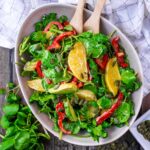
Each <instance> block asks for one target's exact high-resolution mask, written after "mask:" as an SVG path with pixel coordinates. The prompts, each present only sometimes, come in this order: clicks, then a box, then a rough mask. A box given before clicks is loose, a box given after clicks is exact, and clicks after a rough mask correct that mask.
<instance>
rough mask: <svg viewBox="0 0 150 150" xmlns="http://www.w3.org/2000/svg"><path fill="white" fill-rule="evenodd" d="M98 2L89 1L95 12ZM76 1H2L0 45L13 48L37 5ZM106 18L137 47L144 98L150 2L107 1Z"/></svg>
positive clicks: (149, 70) (148, 78)
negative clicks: (31, 11)
mask: <svg viewBox="0 0 150 150" xmlns="http://www.w3.org/2000/svg"><path fill="white" fill-rule="evenodd" d="M95 1H96V0H87V3H88V5H87V7H88V8H89V9H93V7H94V4H95ZM50 2H60V3H71V4H76V3H77V0H0V46H2V47H6V48H9V49H12V48H13V47H14V44H15V41H16V37H17V33H18V30H19V28H20V25H21V23H22V22H23V20H24V19H25V17H26V16H27V14H28V13H29V12H30V10H32V9H34V8H35V7H37V6H38V5H42V4H46V3H50ZM103 16H104V17H106V18H107V19H108V20H110V21H111V22H112V23H113V24H115V25H116V26H117V27H118V28H120V29H121V31H122V32H123V33H124V34H125V35H126V36H127V37H128V38H129V39H130V41H131V42H132V44H133V45H134V47H135V48H136V50H137V52H138V54H139V57H140V60H141V62H142V67H143V71H144V95H145V94H147V93H148V92H150V0H107V1H106V4H105V7H104V10H103Z"/></svg>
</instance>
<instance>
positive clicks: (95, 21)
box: [83, 0, 106, 33]
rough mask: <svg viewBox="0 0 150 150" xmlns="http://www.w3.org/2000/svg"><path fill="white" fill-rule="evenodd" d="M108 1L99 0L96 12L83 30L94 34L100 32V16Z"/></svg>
mask: <svg viewBox="0 0 150 150" xmlns="http://www.w3.org/2000/svg"><path fill="white" fill-rule="evenodd" d="M105 1H106V0H97V3H96V5H95V9H94V12H93V13H92V15H91V16H90V18H89V19H88V20H87V21H86V22H85V23H84V25H83V30H84V31H88V30H92V31H93V33H99V32H100V16H101V12H102V9H103V6H104V4H105Z"/></svg>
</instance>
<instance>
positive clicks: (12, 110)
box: [3, 104, 19, 116]
mask: <svg viewBox="0 0 150 150" xmlns="http://www.w3.org/2000/svg"><path fill="white" fill-rule="evenodd" d="M18 110H19V105H18V104H6V105H4V106H3V112H4V113H5V115H6V116H14V115H16V114H17V112H18Z"/></svg>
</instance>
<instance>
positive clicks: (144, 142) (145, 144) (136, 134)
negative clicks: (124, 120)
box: [130, 110, 150, 150]
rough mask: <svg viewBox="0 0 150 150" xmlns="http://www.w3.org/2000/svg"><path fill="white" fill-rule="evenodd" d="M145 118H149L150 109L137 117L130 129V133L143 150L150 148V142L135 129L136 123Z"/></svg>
mask: <svg viewBox="0 0 150 150" xmlns="http://www.w3.org/2000/svg"><path fill="white" fill-rule="evenodd" d="M145 120H150V110H148V111H147V112H146V113H145V114H144V115H142V116H141V117H140V118H139V119H137V120H136V121H135V122H134V124H133V125H132V126H131V128H130V131H131V133H132V135H133V136H134V137H135V138H136V140H137V141H138V142H139V143H140V144H141V146H142V147H143V148H144V150H149V149H150V142H149V141H148V140H146V139H145V138H144V137H143V135H142V134H140V133H139V132H138V130H137V126H138V124H140V123H141V122H143V121H145Z"/></svg>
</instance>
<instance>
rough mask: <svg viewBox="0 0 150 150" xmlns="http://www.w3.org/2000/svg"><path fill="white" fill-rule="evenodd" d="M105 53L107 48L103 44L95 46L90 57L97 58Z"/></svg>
mask: <svg viewBox="0 0 150 150" xmlns="http://www.w3.org/2000/svg"><path fill="white" fill-rule="evenodd" d="M106 52H107V47H106V46H105V45H104V44H97V45H96V48H95V49H94V50H93V51H92V57H93V58H98V57H101V56H103V55H104V54H105V53H106Z"/></svg>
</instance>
